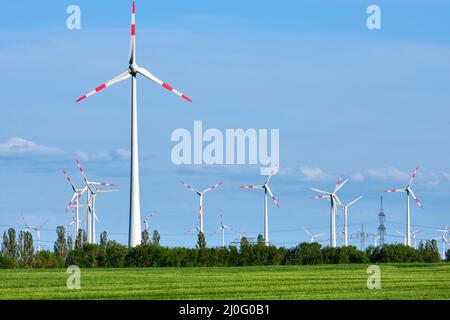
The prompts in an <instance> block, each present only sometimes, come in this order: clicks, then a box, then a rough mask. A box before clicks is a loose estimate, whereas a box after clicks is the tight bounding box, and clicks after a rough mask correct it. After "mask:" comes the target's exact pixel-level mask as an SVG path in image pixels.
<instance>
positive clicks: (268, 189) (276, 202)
mask: <svg viewBox="0 0 450 320" xmlns="http://www.w3.org/2000/svg"><path fill="white" fill-rule="evenodd" d="M266 188H267V191H268V192H269V194H270V198H271V199H272V201H273V202H274V203H275V205H276V206H277V207H278V208H279V207H280V204H279V203H278V201H277V199H275V196H274V195H273V194H272V191H271V190H270V188H269V186H266Z"/></svg>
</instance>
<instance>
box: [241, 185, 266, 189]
mask: <svg viewBox="0 0 450 320" xmlns="http://www.w3.org/2000/svg"><path fill="white" fill-rule="evenodd" d="M263 187H264V186H263V185H253V186H240V188H241V189H262V188H263Z"/></svg>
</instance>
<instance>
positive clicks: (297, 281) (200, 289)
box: [0, 264, 450, 299]
mask: <svg viewBox="0 0 450 320" xmlns="http://www.w3.org/2000/svg"><path fill="white" fill-rule="evenodd" d="M380 268H381V286H382V288H381V289H380V290H369V289H367V278H368V276H369V274H367V272H366V270H367V265H319V266H275V267H272V266H270V267H233V268H231V267H230V268H142V269H137V268H134V269H131V268H130V269H82V270H81V289H80V290H69V289H67V287H66V280H67V277H68V276H69V274H67V273H66V270H62V269H40V270H39V269H33V270H20V269H15V270H0V299H450V264H386V265H380Z"/></svg>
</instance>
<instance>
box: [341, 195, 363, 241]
mask: <svg viewBox="0 0 450 320" xmlns="http://www.w3.org/2000/svg"><path fill="white" fill-rule="evenodd" d="M361 198H362V197H358V198H356V199H355V200H353V201H351V202H349V203H348V204H342V203H339V206H340V207H341V208H342V209H344V246H346V247H347V246H348V208H350V207H351V206H352V205H354V204H355V203H356V202H358V201H359V200H361Z"/></svg>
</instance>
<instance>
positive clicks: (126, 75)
mask: <svg viewBox="0 0 450 320" xmlns="http://www.w3.org/2000/svg"><path fill="white" fill-rule="evenodd" d="M129 77H131V74H130V71H128V70H127V71H125V72H123V73H121V74H119V75H118V76H117V77H115V78H113V79H111V80H109V81H108V82H105V83H103V84H102V85H100V86H98V87H97V88H95V89H94V90H92V91H89V92H88V93H86V94H85V95H84V96H82V97H80V98H78V99H77V100H76V102H80V101H81V100H84V99H86V98H87V97H90V96H92V95H94V94H96V93H97V92H99V91H101V90H103V89H105V88H108V87H110V86H112V85H113V84H115V83H117V82H120V81H122V80H125V79H128V78H129Z"/></svg>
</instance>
